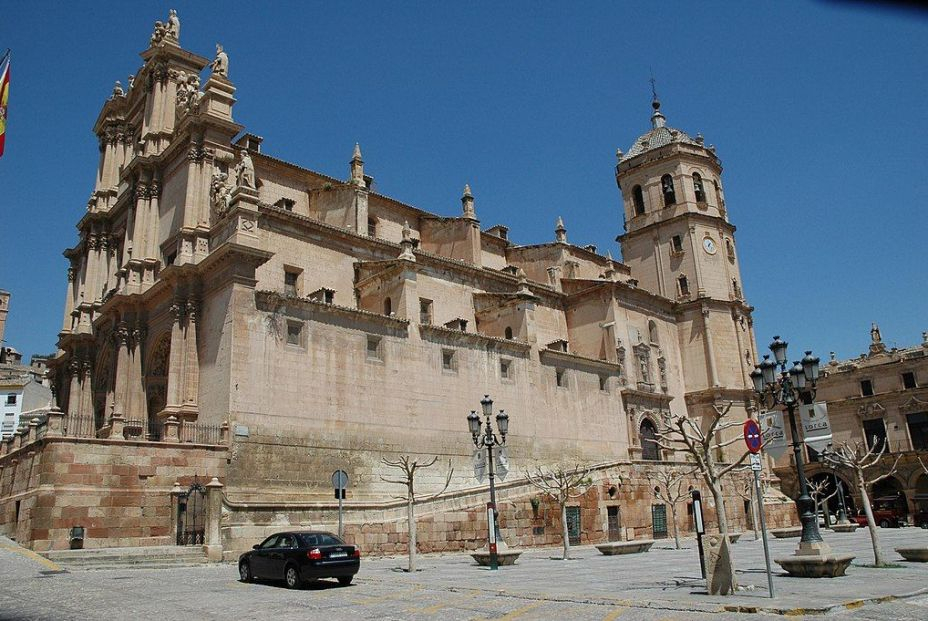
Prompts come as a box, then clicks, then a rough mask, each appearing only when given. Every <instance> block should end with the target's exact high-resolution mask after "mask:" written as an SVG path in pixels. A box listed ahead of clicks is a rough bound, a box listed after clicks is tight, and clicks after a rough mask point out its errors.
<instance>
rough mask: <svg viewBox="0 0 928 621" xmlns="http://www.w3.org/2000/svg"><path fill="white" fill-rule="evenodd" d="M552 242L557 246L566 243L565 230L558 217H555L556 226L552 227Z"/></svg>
mask: <svg viewBox="0 0 928 621" xmlns="http://www.w3.org/2000/svg"><path fill="white" fill-rule="evenodd" d="M554 240H555V241H556V242H557V243H559V244H566V243H567V228H566V227H565V226H564V220H562V219H561V217H560V216H558V217H557V224H556V225H555V227H554Z"/></svg>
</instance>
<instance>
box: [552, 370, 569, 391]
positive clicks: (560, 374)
mask: <svg viewBox="0 0 928 621" xmlns="http://www.w3.org/2000/svg"><path fill="white" fill-rule="evenodd" d="M554 381H555V383H556V384H557V386H558V388H567V371H565V370H564V369H554Z"/></svg>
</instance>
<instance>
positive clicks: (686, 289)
mask: <svg viewBox="0 0 928 621" xmlns="http://www.w3.org/2000/svg"><path fill="white" fill-rule="evenodd" d="M677 285H678V286H679V288H680V291H679V293H680V296H681V297H684V296H687V295H689V294H690V283H689V281H688V280H687V279H686V276H684V275H683V274H680V277H679V278H677Z"/></svg>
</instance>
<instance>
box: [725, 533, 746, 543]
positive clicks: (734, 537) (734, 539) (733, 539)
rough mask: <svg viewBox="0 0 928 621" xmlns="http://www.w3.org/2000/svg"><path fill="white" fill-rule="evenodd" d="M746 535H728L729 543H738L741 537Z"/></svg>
mask: <svg viewBox="0 0 928 621" xmlns="http://www.w3.org/2000/svg"><path fill="white" fill-rule="evenodd" d="M743 534H744V533H728V541H729V542H730V543H738V540H739V539H741V535H743Z"/></svg>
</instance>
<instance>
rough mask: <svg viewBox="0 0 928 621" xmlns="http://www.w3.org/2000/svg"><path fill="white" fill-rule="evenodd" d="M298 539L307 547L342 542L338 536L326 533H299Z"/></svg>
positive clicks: (338, 544) (336, 544) (332, 544)
mask: <svg viewBox="0 0 928 621" xmlns="http://www.w3.org/2000/svg"><path fill="white" fill-rule="evenodd" d="M300 539H302V540H303V545H305V546H308V547H314V546H340V545H342V544H343V543H344V542H342V541H341V540H340V539H339V538H338V537H335V536H334V535H328V534H326V533H314V534H311V535H300Z"/></svg>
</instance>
